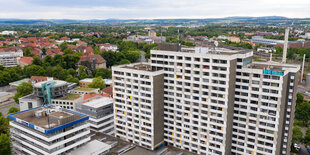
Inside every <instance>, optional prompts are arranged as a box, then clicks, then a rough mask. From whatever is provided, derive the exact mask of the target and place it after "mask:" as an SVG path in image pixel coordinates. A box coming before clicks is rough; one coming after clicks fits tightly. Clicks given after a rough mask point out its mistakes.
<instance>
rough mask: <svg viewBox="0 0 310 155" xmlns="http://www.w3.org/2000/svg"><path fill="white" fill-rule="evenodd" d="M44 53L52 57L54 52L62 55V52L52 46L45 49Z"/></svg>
mask: <svg viewBox="0 0 310 155" xmlns="http://www.w3.org/2000/svg"><path fill="white" fill-rule="evenodd" d="M46 54H47V55H50V56H52V57H54V56H55V55H56V54H60V55H63V54H64V53H63V52H61V51H60V49H58V48H54V49H48V50H47V51H46Z"/></svg>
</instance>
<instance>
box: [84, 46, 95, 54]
mask: <svg viewBox="0 0 310 155" xmlns="http://www.w3.org/2000/svg"><path fill="white" fill-rule="evenodd" d="M85 55H94V50H93V48H91V47H90V46H89V47H87V48H86V49H85Z"/></svg>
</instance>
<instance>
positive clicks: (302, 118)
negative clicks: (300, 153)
mask: <svg viewBox="0 0 310 155" xmlns="http://www.w3.org/2000/svg"><path fill="white" fill-rule="evenodd" d="M309 114H310V103H309V102H304V96H303V95H302V94H301V93H297V99H296V110H295V125H294V127H293V136H292V147H291V148H292V151H293V152H297V150H295V148H294V146H293V144H294V143H303V144H305V145H310V127H309V128H308V129H307V131H306V134H305V135H304V134H303V132H302V129H301V126H305V127H307V126H308V125H309V122H310V115H309Z"/></svg>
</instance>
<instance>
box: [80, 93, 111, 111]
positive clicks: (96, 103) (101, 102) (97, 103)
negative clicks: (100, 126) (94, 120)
mask: <svg viewBox="0 0 310 155" xmlns="http://www.w3.org/2000/svg"><path fill="white" fill-rule="evenodd" d="M109 104H113V99H112V98H110V97H103V96H101V97H98V98H96V99H93V100H90V101H89V102H85V103H83V105H85V106H89V107H93V108H99V107H102V106H106V105H109Z"/></svg>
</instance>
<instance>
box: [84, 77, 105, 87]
mask: <svg viewBox="0 0 310 155" xmlns="http://www.w3.org/2000/svg"><path fill="white" fill-rule="evenodd" d="M88 87H89V88H99V89H100V90H102V89H104V88H105V87H106V86H105V83H104V80H103V79H102V78H101V77H97V78H94V79H93V82H92V83H90V84H88Z"/></svg>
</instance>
